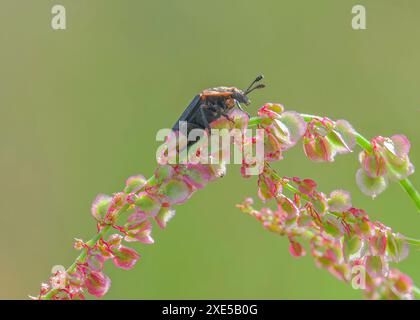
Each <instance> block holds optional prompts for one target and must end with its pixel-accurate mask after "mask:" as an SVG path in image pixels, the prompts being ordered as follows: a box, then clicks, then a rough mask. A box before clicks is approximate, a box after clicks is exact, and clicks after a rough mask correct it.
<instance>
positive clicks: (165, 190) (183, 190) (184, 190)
mask: <svg viewBox="0 0 420 320" xmlns="http://www.w3.org/2000/svg"><path fill="white" fill-rule="evenodd" d="M160 194H161V195H162V197H164V199H165V201H166V202H167V203H169V204H170V205H173V204H181V203H184V202H185V201H187V200H188V198H189V197H190V196H191V194H192V190H191V188H190V186H189V185H188V184H187V183H185V182H184V181H182V180H175V179H172V180H169V181H168V182H166V183H165V184H164V185H163V186H162V187H161V188H160Z"/></svg>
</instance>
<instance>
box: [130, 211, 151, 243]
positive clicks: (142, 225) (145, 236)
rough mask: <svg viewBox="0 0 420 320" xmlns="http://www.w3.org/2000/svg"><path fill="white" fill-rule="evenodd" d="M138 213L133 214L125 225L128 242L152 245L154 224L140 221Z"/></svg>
mask: <svg viewBox="0 0 420 320" xmlns="http://www.w3.org/2000/svg"><path fill="white" fill-rule="evenodd" d="M137 215H138V214H137V213H134V214H132V215H131V216H130V217H129V218H128V220H127V223H126V224H125V230H126V236H125V238H124V240H125V241H127V242H133V241H140V242H142V243H145V244H152V243H154V240H153V238H152V236H151V233H152V224H151V223H150V222H149V221H148V220H144V219H138V218H137Z"/></svg>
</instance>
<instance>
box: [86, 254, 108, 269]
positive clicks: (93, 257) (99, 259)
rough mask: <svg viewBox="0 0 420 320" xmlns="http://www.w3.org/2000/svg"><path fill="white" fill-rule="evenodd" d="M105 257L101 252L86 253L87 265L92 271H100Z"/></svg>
mask: <svg viewBox="0 0 420 320" xmlns="http://www.w3.org/2000/svg"><path fill="white" fill-rule="evenodd" d="M105 260H106V258H105V257H104V256H103V255H101V254H88V256H87V258H86V263H87V266H88V267H89V269H90V270H92V271H102V269H103V268H104V262H105Z"/></svg>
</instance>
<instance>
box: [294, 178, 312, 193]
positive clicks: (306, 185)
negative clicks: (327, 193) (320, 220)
mask: <svg viewBox="0 0 420 320" xmlns="http://www.w3.org/2000/svg"><path fill="white" fill-rule="evenodd" d="M292 180H293V182H295V183H296V184H297V186H298V189H299V192H301V193H303V194H306V195H307V196H309V197H312V195H313V193H314V192H315V191H316V187H317V184H316V182H315V181H314V180H312V179H303V180H300V179H299V178H296V177H294V178H292Z"/></svg>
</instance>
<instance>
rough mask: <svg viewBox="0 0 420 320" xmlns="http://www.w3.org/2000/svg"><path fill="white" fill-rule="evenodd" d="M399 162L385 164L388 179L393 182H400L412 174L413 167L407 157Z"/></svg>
mask: <svg viewBox="0 0 420 320" xmlns="http://www.w3.org/2000/svg"><path fill="white" fill-rule="evenodd" d="M399 160H400V161H399V163H397V162H396V161H388V162H387V170H388V177H389V178H390V179H392V180H394V181H398V180H402V179H404V178H406V177H408V176H409V175H411V174H413V173H414V166H413V164H412V163H411V162H410V159H409V158H408V156H405V157H404V158H403V159H399Z"/></svg>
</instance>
